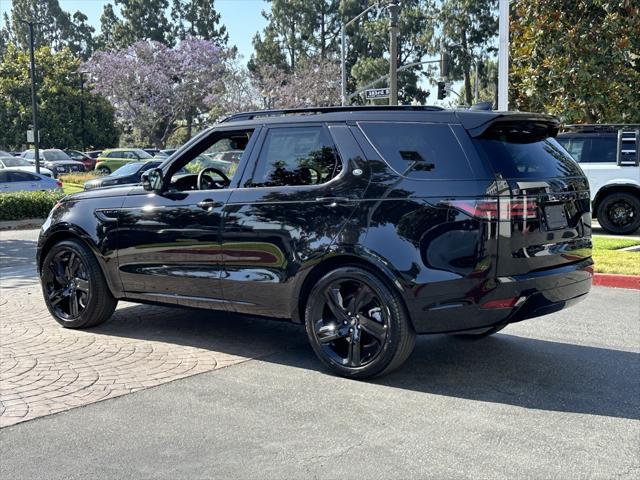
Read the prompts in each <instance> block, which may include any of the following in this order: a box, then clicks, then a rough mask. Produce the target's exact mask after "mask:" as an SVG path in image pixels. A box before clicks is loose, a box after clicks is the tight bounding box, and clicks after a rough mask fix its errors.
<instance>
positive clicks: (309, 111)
mask: <svg viewBox="0 0 640 480" xmlns="http://www.w3.org/2000/svg"><path fill="white" fill-rule="evenodd" d="M440 110H444V108H441V107H436V106H430V105H393V106H387V105H372V106H366V107H360V106H357V107H353V106H350V107H310V108H285V109H276V110H256V111H254V112H242V113H236V114H233V115H229V116H228V117H225V118H223V119H222V120H220V123H226V122H238V121H241V120H252V119H254V118H261V117H280V116H284V115H318V114H321V113H332V112H357V111H360V112H363V111H415V112H436V111H440Z"/></svg>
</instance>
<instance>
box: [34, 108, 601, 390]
mask: <svg viewBox="0 0 640 480" xmlns="http://www.w3.org/2000/svg"><path fill="white" fill-rule="evenodd" d="M557 130H558V122H557V120H556V119H555V118H553V117H550V116H546V115H536V114H525V113H497V112H486V111H446V110H442V109H439V108H436V107H379V108H376V107H364V108H343V107H342V108H341V107H334V108H318V109H308V110H301V111H297V110H293V111H289V110H284V111H267V112H253V113H244V114H238V115H234V116H232V117H230V118H228V119H226V120H225V121H223V122H222V123H220V124H218V125H216V126H215V127H213V128H210V129H208V130H206V131H204V132H202V133H201V134H199V135H198V136H196V137H195V138H193V139H192V140H190V141H189V142H188V143H186V144H185V145H184V146H182V147H181V148H180V149H179V151H178V152H176V153H175V154H174V155H173V156H172V157H171V159H170V160H167V161H165V162H164V163H163V164H162V165H161V166H160V167H159V168H154V169H151V170H148V171H147V172H145V174H144V175H143V177H142V185H141V186H136V187H131V186H129V187H118V188H109V189H104V190H96V191H88V192H82V193H78V194H74V195H71V196H68V197H66V198H65V199H64V200H62V201H61V202H60V203H59V204H58V205H56V207H55V208H54V209H53V210H52V212H51V214H50V215H49V218H48V219H47V220H46V222H45V224H44V225H43V228H42V231H41V235H40V239H39V241H38V249H37V252H38V253H37V265H38V269H39V272H40V278H41V281H42V288H43V292H44V298H45V301H46V303H47V306H48V308H49V311H50V312H51V314H52V315H53V317H54V318H55V319H56V320H57V321H58V322H59V323H60V324H62V325H63V326H65V327H69V328H85V327H90V326H93V325H97V324H100V323H102V322H104V321H105V320H107V319H108V318H109V317H110V316H111V314H112V313H113V311H114V308H115V306H116V303H117V301H118V300H119V299H127V300H130V301H139V302H151V303H161V304H169V305H181V306H188V307H199V308H207V309H216V310H226V311H230V312H239V313H246V314H253V315H263V316H269V317H279V318H288V319H292V320H293V321H294V322H297V323H302V324H304V325H306V331H307V334H308V337H309V340H310V342H311V345H312V346H313V349H314V351H315V353H316V354H317V356H318V357H319V358H320V360H321V361H322V362H323V363H324V364H325V365H326V366H327V367H328V368H330V369H331V370H332V371H333V372H336V373H338V374H340V375H344V376H347V377H353V378H365V377H370V376H373V375H379V374H384V373H386V372H389V371H390V370H392V369H394V368H396V367H398V366H399V365H400V364H402V363H403V362H404V360H405V359H406V358H407V357H408V356H409V354H410V353H411V351H412V349H413V345H414V340H415V335H416V333H418V334H421V333H462V334H467V335H472V336H486V335H490V334H493V333H495V332H497V331H499V330H500V329H502V328H504V327H505V326H506V325H507V324H509V323H511V322H517V321H520V320H524V319H527V318H531V317H536V316H539V315H544V314H547V313H551V312H555V311H557V310H560V309H562V308H564V307H566V306H568V305H571V304H573V303H575V302H577V301H578V300H581V299H583V298H584V297H585V295H586V294H587V292H589V289H590V287H591V280H592V272H593V270H592V263H593V262H592V260H591V239H590V237H591V216H590V211H589V189H588V185H587V181H586V179H585V177H584V175H583V174H582V171H581V170H580V167H579V166H578V165H577V164H576V162H575V161H574V160H573V159H572V158H571V157H570V156H569V154H568V153H567V152H566V151H565V150H564V149H563V148H562V147H560V145H559V144H558V143H557V142H556V141H555V139H554V138H553V137H554V136H555V135H556V133H557ZM221 142H222V145H225V148H229V149H232V150H241V151H242V152H243V154H242V155H241V156H240V157H239V158H238V159H237V164H236V165H235V166H234V168H231V169H230V170H229V171H230V172H233V173H232V174H230V175H226V174H225V173H223V172H221V171H220V170H218V169H216V168H212V167H204V168H203V169H202V170H199V171H194V170H193V169H192V166H193V165H192V162H194V161H197V160H196V159H197V156H198V155H200V154H204V155H205V156H206V155H207V154H208V153H210V152H215V151H219V150H220V149H221V148H220V147H221ZM236 158H237V157H236ZM184 171H187V172H192V173H188V174H185V173H184ZM149 192H151V194H150V193H149ZM523 354H524V352H523ZM523 361H526V359H523Z"/></svg>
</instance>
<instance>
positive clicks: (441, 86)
mask: <svg viewBox="0 0 640 480" xmlns="http://www.w3.org/2000/svg"><path fill="white" fill-rule="evenodd" d="M445 98H447V82H438V100H444V99H445Z"/></svg>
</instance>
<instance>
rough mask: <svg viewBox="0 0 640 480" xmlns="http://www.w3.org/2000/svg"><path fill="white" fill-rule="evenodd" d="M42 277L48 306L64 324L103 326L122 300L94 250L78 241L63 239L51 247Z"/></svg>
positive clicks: (65, 325)
mask: <svg viewBox="0 0 640 480" xmlns="http://www.w3.org/2000/svg"><path fill="white" fill-rule="evenodd" d="M40 279H41V282H42V293H43V295H44V300H45V303H46V305H47V308H48V309H49V312H51V315H53V318H55V320H56V321H57V322H58V323H59V324H60V325H62V326H63V327H67V328H88V327H93V326H96V325H99V324H101V323H103V322H104V321H106V320H108V319H109V318H110V317H111V315H112V314H113V311H114V310H115V308H116V305H117V303H118V301H117V300H116V299H115V298H114V297H113V295H112V294H111V291H110V290H109V287H108V286H107V282H106V281H105V279H104V276H103V275H102V270H101V269H100V265H98V261H97V260H96V258H95V257H94V255H93V253H92V252H91V250H89V248H88V247H87V246H86V245H84V244H83V243H81V242H80V241H78V240H63V241H61V242H59V243H56V244H55V245H54V246H53V247H51V249H50V250H49V252H48V253H47V255H46V257H45V259H44V262H43V264H42V269H41V272H40Z"/></svg>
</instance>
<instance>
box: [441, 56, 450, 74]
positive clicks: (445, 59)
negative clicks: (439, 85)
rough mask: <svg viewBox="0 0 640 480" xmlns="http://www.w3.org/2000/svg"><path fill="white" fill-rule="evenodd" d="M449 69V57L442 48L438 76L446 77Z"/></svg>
mask: <svg viewBox="0 0 640 480" xmlns="http://www.w3.org/2000/svg"><path fill="white" fill-rule="evenodd" d="M450 70H451V57H450V56H449V52H447V51H446V50H442V51H441V52H440V77H442V78H447V77H448V76H449V71H450Z"/></svg>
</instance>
